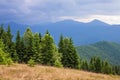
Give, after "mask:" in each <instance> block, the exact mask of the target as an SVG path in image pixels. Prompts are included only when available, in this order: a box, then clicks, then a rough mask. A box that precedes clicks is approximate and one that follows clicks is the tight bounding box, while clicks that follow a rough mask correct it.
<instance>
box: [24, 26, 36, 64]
mask: <svg viewBox="0 0 120 80" xmlns="http://www.w3.org/2000/svg"><path fill="white" fill-rule="evenodd" d="M23 43H24V46H25V56H24V58H25V62H26V63H27V62H28V60H30V59H31V58H32V57H33V55H34V50H33V33H32V31H31V30H30V28H27V30H26V31H25V33H24V36H23Z"/></svg>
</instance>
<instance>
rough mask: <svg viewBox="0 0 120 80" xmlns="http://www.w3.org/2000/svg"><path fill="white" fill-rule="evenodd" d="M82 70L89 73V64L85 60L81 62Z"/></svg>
mask: <svg viewBox="0 0 120 80" xmlns="http://www.w3.org/2000/svg"><path fill="white" fill-rule="evenodd" d="M81 69H82V70H86V71H89V64H88V62H87V60H83V61H82V62H81Z"/></svg>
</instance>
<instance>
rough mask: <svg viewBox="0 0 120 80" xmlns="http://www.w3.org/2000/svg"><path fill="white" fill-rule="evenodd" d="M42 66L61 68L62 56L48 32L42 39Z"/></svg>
mask: <svg viewBox="0 0 120 80" xmlns="http://www.w3.org/2000/svg"><path fill="white" fill-rule="evenodd" d="M42 64H45V65H51V66H61V65H62V64H61V56H60V54H59V53H58V49H57V47H56V45H55V43H54V40H53V38H52V36H51V35H50V33H49V32H48V31H47V32H46V34H45V35H44V37H43V38H42Z"/></svg>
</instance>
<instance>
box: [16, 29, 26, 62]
mask: <svg viewBox="0 0 120 80" xmlns="http://www.w3.org/2000/svg"><path fill="white" fill-rule="evenodd" d="M15 48H16V53H17V56H18V62H19V63H24V57H25V56H24V53H25V48H24V44H23V39H22V38H21V37H20V32H19V31H17V36H16V44H15Z"/></svg>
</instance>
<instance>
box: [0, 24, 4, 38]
mask: <svg viewBox="0 0 120 80" xmlns="http://www.w3.org/2000/svg"><path fill="white" fill-rule="evenodd" d="M4 32H5V31H4V28H3V24H1V26H0V39H3V33H4Z"/></svg>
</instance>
